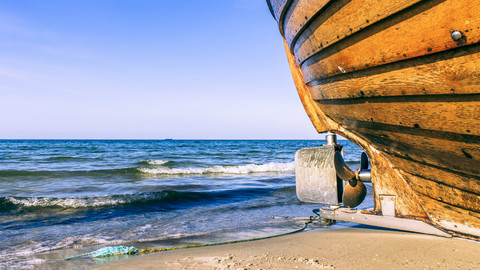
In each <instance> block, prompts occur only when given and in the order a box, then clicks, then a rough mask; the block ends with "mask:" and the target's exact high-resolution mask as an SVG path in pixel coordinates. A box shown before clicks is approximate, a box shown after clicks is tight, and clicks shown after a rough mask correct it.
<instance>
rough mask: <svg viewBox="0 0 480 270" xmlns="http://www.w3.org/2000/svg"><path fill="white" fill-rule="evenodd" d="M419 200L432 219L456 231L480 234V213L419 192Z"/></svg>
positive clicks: (474, 234)
mask: <svg viewBox="0 0 480 270" xmlns="http://www.w3.org/2000/svg"><path fill="white" fill-rule="evenodd" d="M418 197H419V200H420V201H421V202H422V206H423V208H424V209H425V211H426V212H427V214H428V216H429V217H430V219H431V220H432V221H433V222H435V223H436V224H437V225H439V226H441V227H443V228H446V229H448V230H452V231H455V232H460V233H464V234H467V235H473V236H477V237H479V236H480V214H479V213H477V212H474V211H469V210H466V209H462V208H460V207H456V206H453V205H449V204H446V203H444V202H440V201H438V200H435V199H432V198H430V197H428V196H425V195H422V194H420V193H419V196H418Z"/></svg>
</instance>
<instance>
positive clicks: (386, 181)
mask: <svg viewBox="0 0 480 270" xmlns="http://www.w3.org/2000/svg"><path fill="white" fill-rule="evenodd" d="M267 2H268V4H269V7H270V9H271V11H272V14H273V15H274V17H275V18H276V20H277V22H278V24H279V29H280V32H281V34H282V35H283V37H284V40H285V47H286V51H287V57H288V59H289V63H290V68H291V71H292V75H293V78H294V81H295V85H296V87H297V90H298V93H299V95H300V98H301V100H302V103H303V105H304V107H305V110H306V112H307V114H308V115H309V117H310V119H311V121H312V123H313V124H314V126H315V128H316V129H317V131H318V132H324V131H329V130H330V131H334V132H336V133H339V134H341V135H343V136H344V137H346V138H348V139H349V140H351V141H354V142H356V143H357V144H358V145H360V146H361V147H362V148H363V149H364V150H365V151H366V152H367V154H368V155H369V156H370V159H371V165H372V183H373V189H374V197H375V211H376V212H381V206H380V203H379V201H378V200H379V199H378V198H379V196H380V195H394V196H396V215H397V216H398V217H404V218H413V219H421V220H424V221H426V222H429V223H431V224H433V225H435V226H437V227H439V228H441V229H443V230H445V231H448V232H450V233H453V234H455V235H460V236H464V237H472V238H479V237H480V17H479V16H477V14H480V5H478V3H477V2H476V1H473V0H472V1H468V0H459V1H458V0H457V1H453V0H431V1H419V0H335V1H333V0H290V1H289V0H269V1H267ZM455 31H457V32H458V33H460V38H458V37H459V36H458V35H457V36H455V35H453V37H455V39H456V40H454V38H453V37H452V33H453V32H455Z"/></svg>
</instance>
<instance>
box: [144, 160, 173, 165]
mask: <svg viewBox="0 0 480 270" xmlns="http://www.w3.org/2000/svg"><path fill="white" fill-rule="evenodd" d="M170 162H171V161H170V160H142V161H140V162H138V164H146V165H165V164H167V163H170Z"/></svg>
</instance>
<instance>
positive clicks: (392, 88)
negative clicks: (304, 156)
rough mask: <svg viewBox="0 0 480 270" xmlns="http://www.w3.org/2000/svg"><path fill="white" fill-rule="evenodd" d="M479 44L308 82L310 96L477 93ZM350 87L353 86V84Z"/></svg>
mask: <svg viewBox="0 0 480 270" xmlns="http://www.w3.org/2000/svg"><path fill="white" fill-rule="evenodd" d="M478 85H480V46H470V47H464V49H463V50H460V51H453V50H451V51H446V52H443V53H439V54H435V55H430V56H425V57H422V58H416V59H411V60H406V61H400V62H396V63H392V64H389V65H384V66H378V67H375V68H371V69H365V70H362V71H359V72H352V73H347V74H344V75H339V76H335V77H332V78H326V79H323V80H320V81H314V82H312V87H311V91H312V93H311V94H312V97H313V98H314V99H346V98H363V97H380V96H403V95H440V94H473V93H480V88H479V87H478ZM353 86H354V87H353Z"/></svg>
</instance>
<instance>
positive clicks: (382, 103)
mask: <svg viewBox="0 0 480 270" xmlns="http://www.w3.org/2000/svg"><path fill="white" fill-rule="evenodd" d="M317 102H318V103H319V104H321V106H320V107H321V109H322V110H323V111H324V112H325V113H326V114H327V115H328V116H330V117H332V118H333V119H352V120H354V121H365V122H369V121H370V122H375V123H381V124H389V125H398V126H404V127H411V128H417V129H426V130H434V131H444V132H455V133H462V134H470V135H475V136H479V135H480V95H479V94H475V95H438V96H404V97H376V98H363V99H359V100H331V101H329V102H326V100H317ZM337 121H338V120H337Z"/></svg>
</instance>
